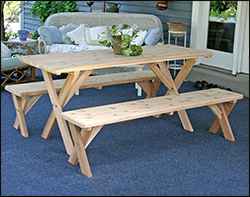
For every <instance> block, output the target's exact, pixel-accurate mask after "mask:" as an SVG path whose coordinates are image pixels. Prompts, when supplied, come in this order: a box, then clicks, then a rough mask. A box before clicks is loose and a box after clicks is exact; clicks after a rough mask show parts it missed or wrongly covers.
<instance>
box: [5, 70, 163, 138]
mask: <svg viewBox="0 0 250 197" xmlns="http://www.w3.org/2000/svg"><path fill="white" fill-rule="evenodd" d="M152 80H154V81H155V82H156V83H155V84H156V86H155V89H156V90H155V92H153V93H152V92H150V91H151V90H152V89H151V88H150V87H148V86H149V85H150V84H152ZM64 81H65V79H59V80H54V85H55V88H56V91H57V92H59V91H60V90H61V89H62V87H63V84H64ZM132 82H137V83H138V84H139V85H142V89H143V90H144V91H145V92H146V93H147V94H148V95H155V93H156V91H157V89H158V87H159V85H160V80H159V78H158V77H157V76H156V75H155V74H154V73H153V72H152V71H151V70H145V71H135V72H123V73H115V74H107V75H96V76H89V77H88V78H87V79H86V81H85V82H84V83H83V84H82V85H81V86H80V88H79V89H86V88H98V89H101V88H102V86H109V85H116V84H124V83H132ZM146 83H149V85H147V84H146ZM5 90H7V91H9V92H10V93H11V94H12V97H13V102H14V105H15V108H16V109H18V110H16V113H17V118H16V120H15V123H14V127H15V128H16V129H20V130H21V134H22V135H23V136H24V137H29V134H28V131H27V126H26V121H25V118H24V115H25V114H26V113H27V112H28V111H29V110H30V109H31V108H32V106H33V105H34V104H35V103H36V102H37V101H38V99H39V98H40V97H41V96H42V95H43V94H47V93H48V90H47V87H46V84H45V82H44V81H40V82H33V83H25V84H17V85H7V86H5ZM20 99H21V102H20ZM20 120H21V122H22V124H21V125H20V124H19V122H20ZM42 137H44V138H45V139H47V138H48V135H46V136H43V135H42Z"/></svg>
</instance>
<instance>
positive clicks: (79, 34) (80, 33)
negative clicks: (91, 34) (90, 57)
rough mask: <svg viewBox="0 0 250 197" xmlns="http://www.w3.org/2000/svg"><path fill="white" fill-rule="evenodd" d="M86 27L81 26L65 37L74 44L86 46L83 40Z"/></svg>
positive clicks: (84, 39)
mask: <svg viewBox="0 0 250 197" xmlns="http://www.w3.org/2000/svg"><path fill="white" fill-rule="evenodd" d="M85 31H86V25H85V24H81V25H80V26H79V27H77V28H76V29H75V30H73V31H70V32H68V33H67V34H66V35H67V36H68V37H69V38H70V40H71V41H73V42H74V43H75V44H79V45H87V42H86V38H85Z"/></svg>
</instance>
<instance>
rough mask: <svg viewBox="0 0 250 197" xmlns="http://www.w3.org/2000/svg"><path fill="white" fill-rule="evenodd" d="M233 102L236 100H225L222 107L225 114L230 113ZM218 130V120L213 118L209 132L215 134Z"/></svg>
mask: <svg viewBox="0 0 250 197" xmlns="http://www.w3.org/2000/svg"><path fill="white" fill-rule="evenodd" d="M235 104H236V101H235V102H226V103H225V104H224V108H225V111H226V114H227V116H228V115H229V114H230V112H231V111H232V109H233V107H234V105H235ZM219 130H220V122H219V119H218V118H216V119H215V120H214V122H213V124H212V126H211V127H210V129H209V132H211V133H214V134H216V133H218V132H219Z"/></svg>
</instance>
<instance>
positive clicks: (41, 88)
mask: <svg viewBox="0 0 250 197" xmlns="http://www.w3.org/2000/svg"><path fill="white" fill-rule="evenodd" d="M156 79H158V77H157V76H156V75H155V74H154V73H153V72H152V71H151V70H145V71H136V72H124V73H115V74H107V75H97V76H90V77H88V78H87V79H86V81H85V82H84V83H83V84H82V85H81V86H80V88H79V89H86V88H93V87H100V86H109V85H115V84H123V83H132V82H141V81H148V80H156ZM64 82H65V79H58V80H54V84H55V88H56V91H57V92H59V91H60V90H61V89H62V87H63V84H64ZM5 90H7V91H9V92H10V93H12V94H15V95H17V96H19V97H23V96H33V95H39V94H47V93H48V90H47V87H46V84H45V82H44V81H39V82H34V83H25V84H18V85H9V86H5Z"/></svg>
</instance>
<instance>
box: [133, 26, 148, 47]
mask: <svg viewBox="0 0 250 197" xmlns="http://www.w3.org/2000/svg"><path fill="white" fill-rule="evenodd" d="M136 35H137V37H136ZM136 35H134V37H133V38H132V41H131V44H135V45H139V46H141V45H142V44H143V43H144V41H145V39H146V37H147V30H145V31H143V30H140V31H138V32H137V34H136Z"/></svg>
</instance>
